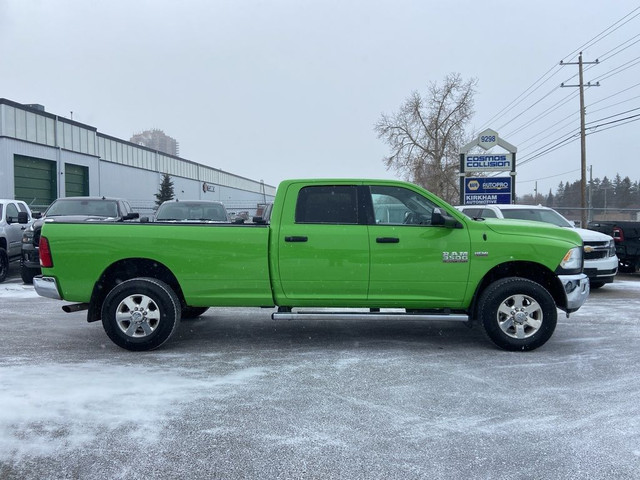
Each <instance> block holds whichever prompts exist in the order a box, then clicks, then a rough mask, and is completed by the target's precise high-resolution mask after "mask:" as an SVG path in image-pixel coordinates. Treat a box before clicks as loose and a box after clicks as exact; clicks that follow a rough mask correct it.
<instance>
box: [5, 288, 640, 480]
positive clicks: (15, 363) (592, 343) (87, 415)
mask: <svg viewBox="0 0 640 480" xmlns="http://www.w3.org/2000/svg"><path fill="white" fill-rule="evenodd" d="M639 294H640V278H638V277H637V276H631V275H627V276H623V277H620V278H619V279H617V281H616V283H614V284H613V285H607V286H605V287H603V288H602V289H600V290H597V291H594V292H592V294H591V297H590V299H589V300H588V302H587V304H586V305H585V306H584V307H583V308H582V309H581V310H580V311H579V312H577V313H575V314H573V315H571V317H570V318H569V319H567V318H565V316H564V315H562V316H561V317H560V318H559V323H558V328H557V330H556V333H555V334H554V336H553V337H552V338H551V340H550V341H549V342H548V343H547V344H546V345H545V346H543V347H542V348H540V349H538V350H536V351H534V352H528V353H509V352H504V351H501V350H497V349H496V348H494V347H493V346H492V344H490V343H489V341H488V340H486V339H485V338H484V335H483V333H482V332H481V331H480V330H475V329H468V328H466V327H465V326H463V325H460V324H456V323H426V322H424V323H419V322H410V321H402V322H384V321H380V322H363V321H312V320H311V321H309V320H308V321H305V322H304V323H303V322H274V321H272V320H271V319H270V313H271V311H270V310H267V311H265V310H260V309H211V310H209V311H208V312H207V313H206V314H205V315H204V316H202V317H201V318H199V319H196V320H192V321H183V322H182V324H181V325H180V329H179V331H178V332H177V334H176V335H175V336H174V337H173V338H172V339H171V340H170V341H169V342H168V343H167V344H166V345H165V346H164V347H163V348H161V349H160V350H157V351H154V352H146V353H132V352H128V351H125V350H121V349H119V348H118V347H116V346H115V345H113V344H112V343H111V342H110V341H109V340H108V338H107V337H106V335H105V334H104V332H103V331H102V327H101V325H100V324H95V323H92V324H87V323H86V322H85V320H84V313H83V312H79V313H72V314H66V313H63V312H62V310H61V309H60V307H61V305H62V302H58V301H54V300H50V299H45V298H40V297H37V296H35V295H34V293H33V291H32V288H31V287H29V286H24V285H22V282H21V281H20V280H19V276H18V277H17V278H16V277H15V275H13V276H12V278H11V279H9V281H8V282H5V283H4V284H0V336H1V338H2V349H0V479H3V480H4V479H104V478H118V479H119V478H122V479H125V478H126V479H143V478H144V479H147V478H157V479H176V478H190V479H194V478H196V479H199V478H202V479H205V478H206V479H210V478H220V479H245V478H247V479H249V478H250V479H255V478H265V479H280V478H281V479H303V478H304V479H307V478H312V479H316V478H317V479H339V478H340V479H342V478H348V479H372V478H375V479H378V478H380V479H382V478H384V479H396V478H397V479H424V478H483V479H485V478H496V479H498V478H499V479H531V478H553V479H584V478H598V479H608V478H611V479H614V478H615V479H625V478H628V479H632V478H633V479H636V478H638V471H640V380H638V373H637V372H638V369H639V367H640V349H639V348H638V341H639V340H640V317H639V316H638V315H637V310H638V308H639V307H640V300H639V298H640V295H639Z"/></svg>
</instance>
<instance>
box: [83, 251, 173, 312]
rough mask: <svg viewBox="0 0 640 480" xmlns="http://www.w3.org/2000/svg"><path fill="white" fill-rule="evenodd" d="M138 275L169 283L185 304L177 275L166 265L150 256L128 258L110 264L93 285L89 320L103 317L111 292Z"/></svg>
mask: <svg viewBox="0 0 640 480" xmlns="http://www.w3.org/2000/svg"><path fill="white" fill-rule="evenodd" d="M137 277H152V278H156V279H158V280H162V281H163V282H164V283H166V284H167V285H169V286H170V287H171V289H172V290H173V291H174V292H175V294H176V295H177V296H178V298H179V299H180V303H181V304H182V305H183V306H184V305H185V301H184V295H183V293H182V289H181V288H180V284H179V283H178V280H177V279H176V277H175V275H173V273H172V272H171V270H169V269H168V268H167V267H166V266H165V265H163V264H161V263H158V262H157V261H155V260H150V259H148V258H127V259H124V260H119V261H118V262H116V263H114V264H113V265H110V266H109V267H108V268H107V269H106V270H105V271H104V272H103V273H102V275H101V276H100V278H99V279H98V281H97V282H96V284H95V285H94V287H93V292H92V293H91V302H90V304H89V311H88V312H87V321H88V322H95V321H98V320H100V319H101V317H102V302H103V301H104V299H105V298H106V296H107V295H108V294H109V292H110V291H111V290H112V289H113V288H114V287H115V286H116V285H118V284H120V283H122V282H124V281H125V280H130V279H132V278H137Z"/></svg>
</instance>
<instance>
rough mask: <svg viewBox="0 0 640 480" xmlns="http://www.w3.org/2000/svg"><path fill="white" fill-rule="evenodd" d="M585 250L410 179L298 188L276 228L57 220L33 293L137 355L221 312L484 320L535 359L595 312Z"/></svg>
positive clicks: (45, 238) (277, 213)
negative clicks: (577, 319)
mask: <svg viewBox="0 0 640 480" xmlns="http://www.w3.org/2000/svg"><path fill="white" fill-rule="evenodd" d="M582 251H583V250H582V241H581V239H580V236H579V235H578V234H577V233H576V232H574V231H572V230H569V229H562V228H559V227H555V226H551V225H546V224H542V223H539V222H526V221H520V220H489V219H488V220H486V221H484V222H475V221H473V220H472V219H470V218H468V217H467V216H465V215H464V214H462V213H461V212H458V211H457V210H456V209H455V208H453V207H452V206H450V205H449V204H447V203H446V202H444V201H443V200H441V199H439V198H438V197H436V196H434V195H433V194H431V193H430V192H428V191H426V190H424V189H422V188H420V187H418V186H416V185H412V184H409V183H405V182H399V181H382V180H370V181H365V180H287V181H285V182H283V183H281V184H280V186H279V187H278V191H277V194H276V198H275V201H274V204H273V209H272V214H271V222H270V224H263V223H260V222H256V223H254V224H245V225H239V224H232V223H229V224H202V223H194V224H185V223H181V224H179V225H176V224H163V223H161V222H153V223H139V224H126V223H115V222H114V223H104V222H101V223H94V224H88V223H61V222H58V221H55V220H53V221H46V222H45V224H44V226H43V228H42V237H41V239H40V262H41V265H42V272H43V275H42V276H37V277H36V278H35V279H34V284H35V288H36V291H37V292H38V293H39V294H40V295H42V296H45V297H50V298H56V299H64V300H67V301H71V302H78V303H75V304H72V305H66V306H64V307H63V309H64V310H65V311H78V310H83V309H88V313H87V320H88V321H89V322H92V321H98V320H102V324H103V327H104V329H105V331H106V333H107V335H108V336H109V338H111V340H112V341H113V342H115V343H116V344H117V345H119V346H121V347H123V348H126V349H129V350H150V349H154V348H157V347H159V346H160V345H162V344H163V343H164V342H166V341H167V340H168V339H169V337H171V335H172V334H173V332H174V331H175V329H176V328H177V327H178V324H179V322H180V319H181V318H184V317H185V316H186V317H190V316H194V315H198V314H201V313H203V312H204V311H205V310H206V309H207V308H208V307H211V306H243V307H271V308H275V307H277V310H276V311H274V313H273V314H272V317H273V318H274V319H278V318H280V319H289V320H291V319H301V318H325V317H334V318H345V317H346V318H355V319H361V318H378V319H380V318H382V319H389V320H391V319H396V318H405V319H406V318H408V319H414V320H423V319H425V320H426V319H437V320H454V321H465V322H469V323H476V322H477V323H480V324H482V326H483V327H484V330H485V332H486V334H487V336H488V337H489V338H490V339H491V340H492V341H493V342H494V343H495V344H496V345H498V346H499V347H501V348H504V349H507V350H532V349H535V348H537V347H539V346H541V345H543V344H544V343H545V342H546V341H547V340H548V339H549V338H550V337H551V335H552V334H553V331H554V329H555V327H556V321H557V308H559V309H561V310H563V311H565V312H566V313H567V315H568V314H569V313H571V312H574V311H576V310H577V309H578V308H580V306H581V305H582V304H583V303H584V302H585V300H586V298H587V296H588V294H589V282H588V279H587V277H586V275H584V273H582V268H583V256H582ZM350 307H352V308H351V309H350ZM309 308H311V309H313V308H316V311H309V310H305V309H309ZM317 308H322V310H320V311H317ZM331 309H334V310H333V311H332V310H331Z"/></svg>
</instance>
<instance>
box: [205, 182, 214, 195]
mask: <svg viewBox="0 0 640 480" xmlns="http://www.w3.org/2000/svg"><path fill="white" fill-rule="evenodd" d="M202 191H203V192H204V193H207V192H215V191H216V186H215V185H209V184H208V183H206V182H203V183H202Z"/></svg>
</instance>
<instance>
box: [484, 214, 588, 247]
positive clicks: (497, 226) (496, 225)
mask: <svg viewBox="0 0 640 480" xmlns="http://www.w3.org/2000/svg"><path fill="white" fill-rule="evenodd" d="M475 221H478V220H475ZM480 221H481V222H483V223H484V224H485V225H486V227H487V228H489V229H490V230H492V231H494V232H496V233H499V234H501V235H526V236H531V237H541V238H558V239H562V240H566V241H568V242H571V243H574V244H575V245H576V246H577V245H581V244H582V243H583V240H582V238H580V235H579V234H578V232H577V231H576V230H577V229H575V228H562V227H557V226H555V225H551V224H549V223H542V222H530V221H528V220H510V219H506V218H505V219H503V218H500V219H497V218H488V219H486V220H480Z"/></svg>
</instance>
